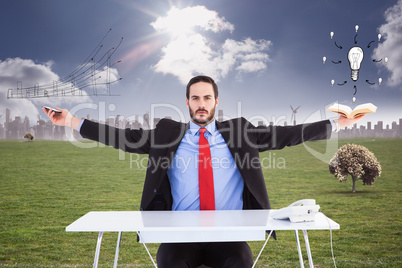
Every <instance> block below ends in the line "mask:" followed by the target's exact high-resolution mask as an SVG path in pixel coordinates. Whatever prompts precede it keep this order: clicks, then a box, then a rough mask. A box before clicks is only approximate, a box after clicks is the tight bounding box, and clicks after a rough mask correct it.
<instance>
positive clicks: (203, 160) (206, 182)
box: [198, 128, 215, 210]
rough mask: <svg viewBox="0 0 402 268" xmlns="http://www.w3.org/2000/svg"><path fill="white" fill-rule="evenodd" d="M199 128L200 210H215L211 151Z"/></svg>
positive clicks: (202, 129)
mask: <svg viewBox="0 0 402 268" xmlns="http://www.w3.org/2000/svg"><path fill="white" fill-rule="evenodd" d="M205 131H206V129H205V128H200V140H199V162H198V183H199V190H200V210H215V193H214V175H213V173H212V163H211V150H210V149H209V143H208V140H207V139H206V138H205V136H204V133H205Z"/></svg>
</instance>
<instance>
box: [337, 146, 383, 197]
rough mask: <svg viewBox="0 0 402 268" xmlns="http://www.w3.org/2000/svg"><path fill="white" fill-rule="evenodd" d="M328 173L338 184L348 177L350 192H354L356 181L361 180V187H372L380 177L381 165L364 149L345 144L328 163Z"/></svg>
mask: <svg viewBox="0 0 402 268" xmlns="http://www.w3.org/2000/svg"><path fill="white" fill-rule="evenodd" d="M329 171H330V172H331V173H332V174H334V176H335V177H336V178H338V179H339V181H340V182H343V181H347V178H348V175H351V177H352V180H353V186H352V192H353V193H355V192H356V187H355V184H356V181H357V180H358V179H361V180H363V185H373V184H374V181H375V180H376V178H377V177H379V176H380V175H381V165H380V163H379V162H378V161H377V158H376V157H375V156H374V154H373V153H372V152H370V151H369V150H368V149H367V148H366V147H364V146H361V145H356V144H346V145H344V146H342V147H341V148H339V149H338V151H337V152H336V154H335V155H334V157H333V158H332V159H331V161H330V162H329Z"/></svg>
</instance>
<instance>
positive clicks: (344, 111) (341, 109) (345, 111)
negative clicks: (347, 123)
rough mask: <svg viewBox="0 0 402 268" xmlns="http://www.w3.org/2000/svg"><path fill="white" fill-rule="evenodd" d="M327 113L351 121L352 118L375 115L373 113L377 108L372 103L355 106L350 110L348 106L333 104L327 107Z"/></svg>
mask: <svg viewBox="0 0 402 268" xmlns="http://www.w3.org/2000/svg"><path fill="white" fill-rule="evenodd" d="M327 111H330V112H334V113H338V114H340V115H343V116H345V117H347V118H351V119H353V118H356V117H359V116H361V115H363V114H368V113H375V111H377V106H375V105H374V104H372V103H364V104H360V105H358V106H356V107H355V108H354V109H353V110H352V109H351V108H350V107H349V106H346V105H343V104H338V103H334V104H332V105H331V106H329V107H328V109H327Z"/></svg>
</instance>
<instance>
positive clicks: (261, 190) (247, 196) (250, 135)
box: [80, 118, 332, 210]
mask: <svg viewBox="0 0 402 268" xmlns="http://www.w3.org/2000/svg"><path fill="white" fill-rule="evenodd" d="M216 126H217V129H218V130H219V131H220V133H221V134H222V136H223V138H224V139H225V141H226V143H227V145H228V147H229V150H230V152H231V154H232V156H233V159H234V160H235V162H236V164H237V167H238V169H239V171H240V174H241V175H242V177H243V179H244V192H243V209H269V208H270V204H269V199H268V193H267V190H266V186H265V181H264V177H263V173H262V169H261V165H260V161H259V152H262V151H266V150H276V149H281V148H284V147H285V146H292V145H297V144H300V143H302V142H305V141H312V140H321V139H327V138H329V137H330V136H331V130H332V127H331V123H330V122H329V121H328V120H325V121H320V122H316V123H311V124H302V125H296V126H268V127H261V126H260V127H255V126H253V125H252V124H251V123H250V122H249V121H247V120H246V119H244V118H237V119H232V120H228V121H224V122H218V121H216ZM188 127H189V123H187V124H185V123H180V122H176V121H173V120H170V119H162V120H161V121H160V122H159V123H158V125H157V126H156V128H155V129H152V130H144V129H139V130H138V129H137V130H133V129H117V128H114V127H110V126H107V125H103V124H98V123H95V122H92V121H88V120H85V122H84V123H83V125H82V127H81V130H80V133H81V135H82V136H83V137H84V138H88V139H91V140H95V141H99V142H101V143H104V144H106V145H110V146H113V147H115V148H116V149H121V150H123V151H126V152H131V153H139V154H149V159H148V168H147V172H146V177H145V183H144V189H143V194H142V200H141V210H171V209H172V203H173V199H172V195H171V189H170V184H169V179H168V176H167V170H168V168H169V165H170V163H171V161H172V159H173V157H174V154H175V152H176V150H177V148H178V146H179V144H180V142H181V140H182V138H183V136H184V134H185V133H186V131H187V129H188Z"/></svg>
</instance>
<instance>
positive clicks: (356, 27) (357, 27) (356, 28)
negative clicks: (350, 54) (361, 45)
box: [355, 25, 359, 33]
mask: <svg viewBox="0 0 402 268" xmlns="http://www.w3.org/2000/svg"><path fill="white" fill-rule="evenodd" d="M355 30H356V33H357V30H359V25H356V26H355Z"/></svg>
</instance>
